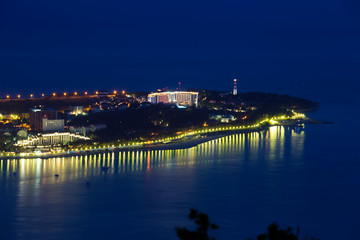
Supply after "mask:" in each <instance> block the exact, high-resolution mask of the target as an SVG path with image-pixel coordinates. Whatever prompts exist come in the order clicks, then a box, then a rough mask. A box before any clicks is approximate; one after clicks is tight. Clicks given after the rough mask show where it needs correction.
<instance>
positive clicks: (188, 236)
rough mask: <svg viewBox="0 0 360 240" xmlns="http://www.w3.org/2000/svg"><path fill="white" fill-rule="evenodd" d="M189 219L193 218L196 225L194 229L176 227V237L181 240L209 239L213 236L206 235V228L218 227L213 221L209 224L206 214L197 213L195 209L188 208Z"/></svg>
mask: <svg viewBox="0 0 360 240" xmlns="http://www.w3.org/2000/svg"><path fill="white" fill-rule="evenodd" d="M188 217H189V219H190V220H194V221H195V224H196V225H197V226H198V227H197V228H196V230H194V231H191V230H188V229H187V228H185V227H177V228H176V233H177V235H178V237H179V238H180V239H182V240H210V239H213V240H215V238H210V237H209V235H208V233H207V232H208V230H209V228H210V229H218V226H217V225H216V224H214V223H211V224H210V220H209V217H208V215H207V214H205V213H199V212H198V211H197V210H195V209H193V208H192V209H190V214H189V215H188Z"/></svg>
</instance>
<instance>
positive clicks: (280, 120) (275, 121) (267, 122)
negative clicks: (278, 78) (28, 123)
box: [0, 112, 306, 159]
mask: <svg viewBox="0 0 360 240" xmlns="http://www.w3.org/2000/svg"><path fill="white" fill-rule="evenodd" d="M287 120H306V116H305V115H304V114H299V113H296V112H293V116H291V117H287V116H285V115H283V116H277V117H273V118H267V119H264V120H262V121H260V122H258V123H256V124H253V125H246V126H245V125H240V126H228V127H218V128H211V127H209V128H208V127H204V128H201V129H198V130H189V131H187V132H185V133H181V134H178V135H177V136H174V137H167V138H163V139H156V140H151V141H143V142H127V143H123V144H117V145H115V144H113V145H102V146H87V147H82V148H75V149H71V150H62V149H61V150H59V149H56V150H55V149H51V150H50V151H49V152H20V153H15V152H4V153H1V155H0V158H5V159H8V158H24V157H27V158H34V157H45V158H48V157H59V156H70V155H77V154H91V153H95V152H102V151H120V150H127V149H133V148H147V147H154V145H157V146H162V145H163V144H168V143H174V142H176V141H179V140H184V141H186V140H187V139H188V138H193V137H196V136H200V135H204V134H211V133H222V132H224V133H226V132H234V131H258V130H260V129H262V128H264V127H266V126H275V125H283V124H284V122H285V121H287Z"/></svg>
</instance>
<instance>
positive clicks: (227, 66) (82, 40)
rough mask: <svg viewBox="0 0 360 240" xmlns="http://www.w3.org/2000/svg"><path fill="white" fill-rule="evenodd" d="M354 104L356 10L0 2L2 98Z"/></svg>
mask: <svg viewBox="0 0 360 240" xmlns="http://www.w3.org/2000/svg"><path fill="white" fill-rule="evenodd" d="M233 78H237V79H238V81H239V91H240V92H242V91H246V92H248V91H264V92H273V93H281V94H284V93H287V94H290V95H294V96H298V97H304V98H309V99H311V100H315V101H320V102H341V103H348V102H350V101H352V100H354V99H355V95H356V94H357V92H358V90H359V83H358V81H359V79H360V4H359V3H357V1H355V0H353V1H350V0H345V1H344V0H335V1H334V0H327V1H325V0H324V1H314V0H302V1H289V0H282V1H268V0H266V1H265V0H258V1H239V0H237V1H235V0H233V1H228V0H227V1H214V0H206V1H184V0H182V1H169V0H167V1H143V0H132V1H104V0H98V1H95V0H86V1H85V0H61V1H59V0H54V1H49V0H36V1H28V0H2V1H0V81H1V88H0V97H3V95H5V94H7V93H12V94H15V93H22V94H29V93H32V92H34V93H36V92H38V93H39V92H49V93H50V92H52V91H58V92H60V91H75V90H77V91H85V90H87V91H92V90H97V89H107V90H112V89H118V90H120V89H121V90H122V89H126V90H128V91H135V90H145V91H152V90H156V89H158V88H163V87H166V86H167V87H169V88H175V87H176V86H177V83H178V82H179V81H181V82H182V85H183V87H184V88H207V89H218V90H226V91H231V88H232V79H233Z"/></svg>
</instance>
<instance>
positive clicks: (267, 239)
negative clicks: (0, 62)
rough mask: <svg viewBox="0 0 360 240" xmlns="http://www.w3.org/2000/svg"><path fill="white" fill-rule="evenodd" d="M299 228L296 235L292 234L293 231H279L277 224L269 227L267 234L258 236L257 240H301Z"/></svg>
mask: <svg viewBox="0 0 360 240" xmlns="http://www.w3.org/2000/svg"><path fill="white" fill-rule="evenodd" d="M299 230H300V229H299V227H298V228H297V232H296V234H294V233H293V232H292V229H291V228H290V227H288V228H287V229H285V230H283V229H279V225H277V224H276V223H275V222H274V223H272V224H270V225H269V226H268V231H267V233H263V234H260V235H258V236H257V240H299V238H298V235H299Z"/></svg>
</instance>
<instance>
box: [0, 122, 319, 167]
mask: <svg viewBox="0 0 360 240" xmlns="http://www.w3.org/2000/svg"><path fill="white" fill-rule="evenodd" d="M305 123H310V124H314V122H312V121H301V122H298V123H293V124H277V125H272V126H285V127H286V126H287V127H290V126H294V127H295V126H297V125H298V124H305ZM317 123H321V122H317ZM269 127H271V126H267V127H264V126H261V127H254V128H251V129H242V130H239V129H234V130H224V131H218V132H212V133H198V134H194V135H193V136H191V137H190V138H187V139H180V140H179V141H170V142H167V143H164V142H161V143H157V144H138V145H129V146H113V147H107V148H101V149H89V150H78V151H67V152H61V153H47V154H41V155H21V154H20V155H19V154H17V155H12V156H0V161H2V160H17V159H35V158H41V159H49V158H58V157H71V156H86V155H91V154H102V153H108V152H124V151H133V150H140V151H153V150H177V149H189V148H192V147H196V146H198V145H200V144H202V143H205V142H209V141H212V140H215V139H218V138H222V137H226V136H230V135H233V134H240V133H252V132H260V131H263V130H267V129H269Z"/></svg>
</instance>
